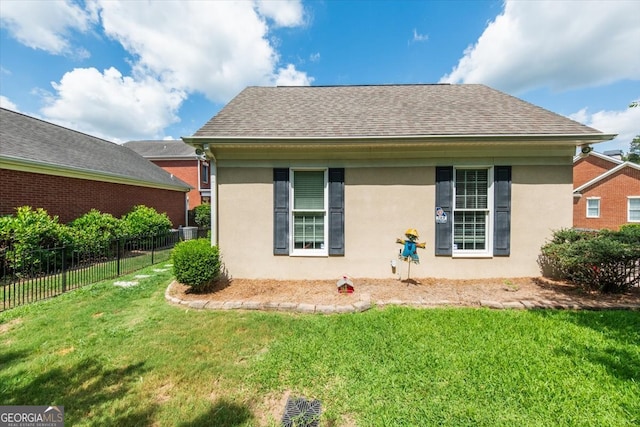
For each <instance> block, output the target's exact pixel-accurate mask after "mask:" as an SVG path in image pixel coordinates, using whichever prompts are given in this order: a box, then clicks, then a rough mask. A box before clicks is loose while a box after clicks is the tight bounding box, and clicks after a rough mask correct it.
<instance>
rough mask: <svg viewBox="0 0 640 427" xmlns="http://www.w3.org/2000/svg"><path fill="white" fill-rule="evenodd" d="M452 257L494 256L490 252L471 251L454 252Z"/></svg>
mask: <svg viewBox="0 0 640 427" xmlns="http://www.w3.org/2000/svg"><path fill="white" fill-rule="evenodd" d="M451 257H452V258H493V255H492V254H490V253H486V252H483V253H471V252H463V253H461V252H458V253H456V252H454V253H453V254H452V255H451Z"/></svg>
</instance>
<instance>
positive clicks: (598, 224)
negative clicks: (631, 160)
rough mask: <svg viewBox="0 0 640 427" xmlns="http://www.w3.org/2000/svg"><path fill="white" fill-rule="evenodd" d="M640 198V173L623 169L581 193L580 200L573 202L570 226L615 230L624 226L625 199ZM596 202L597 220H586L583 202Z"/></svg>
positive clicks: (625, 217)
mask: <svg viewBox="0 0 640 427" xmlns="http://www.w3.org/2000/svg"><path fill="white" fill-rule="evenodd" d="M629 196H640V171H639V170H637V169H634V168H631V167H625V168H624V169H622V170H620V171H619V172H617V173H615V174H613V175H611V176H609V177H607V178H605V179H604V180H602V181H600V182H598V183H597V184H595V185H593V186H592V187H589V188H587V189H585V190H584V191H583V192H582V197H581V198H580V199H577V198H574V199H573V226H574V227H579V228H593V229H602V228H608V229H611V230H617V229H618V228H619V227H620V226H621V225H622V224H626V223H627V215H628V212H627V206H628V205H627V198H628V197H629ZM589 197H599V198H600V218H587V198H589Z"/></svg>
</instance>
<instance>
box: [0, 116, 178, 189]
mask: <svg viewBox="0 0 640 427" xmlns="http://www.w3.org/2000/svg"><path fill="white" fill-rule="evenodd" d="M2 158H6V159H17V160H23V161H27V162H31V163H35V164H43V165H49V166H54V167H58V168H61V169H68V170H79V171H91V172H95V173H96V175H100V176H103V177H108V176H112V177H116V178H122V179H125V180H133V181H137V182H140V183H146V184H150V185H151V186H158V187H172V188H176V189H178V188H184V190H185V191H186V190H188V189H189V188H191V187H190V186H189V185H188V184H186V183H184V182H183V181H181V180H179V179H178V178H176V177H174V176H172V175H171V174H170V173H168V172H166V171H165V170H163V169H162V168H160V167H158V166H156V165H154V164H153V163H151V162H150V161H148V160H146V159H145V158H144V157H142V156H140V155H139V154H137V153H136V152H134V151H132V150H130V149H128V148H126V147H123V146H121V145H117V144H114V143H112V142H109V141H105V140H104V139H100V138H96V137H93V136H90V135H87V134H84V133H81V132H76V131H74V130H71V129H67V128H64V127H61V126H58V125H55V124H52V123H48V122H45V121H43V120H40V119H36V118H34V117H30V116H27V115H24V114H21V113H17V112H15V111H11V110H7V109H4V108H0V159H2ZM105 180H107V179H105Z"/></svg>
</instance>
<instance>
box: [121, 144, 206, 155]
mask: <svg viewBox="0 0 640 427" xmlns="http://www.w3.org/2000/svg"><path fill="white" fill-rule="evenodd" d="M123 145H124V146H125V147H127V148H129V149H131V150H133V151H135V152H136V153H138V154H140V155H141V156H142V157H144V158H145V159H197V156H196V152H195V149H194V148H193V147H192V146H190V145H187V144H185V143H184V142H182V141H180V140H178V141H176V140H155V141H129V142H125V143H124V144H123Z"/></svg>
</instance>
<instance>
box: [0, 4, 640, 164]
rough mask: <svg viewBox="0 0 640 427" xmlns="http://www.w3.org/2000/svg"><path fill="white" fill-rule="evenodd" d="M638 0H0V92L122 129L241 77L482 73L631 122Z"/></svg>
mask: <svg viewBox="0 0 640 427" xmlns="http://www.w3.org/2000/svg"><path fill="white" fill-rule="evenodd" d="M638 16H640V1H637V0H610V1H597V0H588V1H577V0H571V1H562V0H556V1H543V0H539V1H437V2H429V1H417V0H414V1H364V0H361V1H337V0H331V1H326V0H325V1H261V0H256V1H240V2H232V1H205V0H202V1H194V2H188V1H182V2H180V1H176V2H173V1H169V0H165V1H132V0H129V1H118V0H108V1H106V0H86V1H70V0H69V1H53V0H45V1H31V0H1V1H0V24H1V30H0V106H2V107H4V108H9V109H13V110H17V111H20V112H23V113H25V114H28V115H31V116H35V117H39V118H42V119H44V120H47V121H51V122H54V123H57V124H60V125H62V126H66V127H69V128H72V129H76V130H79V131H82V132H86V133H88V134H91V135H95V136H98V137H101V138H105V139H107V140H110V141H114V142H117V143H122V142H125V141H128V140H132V139H173V138H179V137H181V136H189V135H192V134H193V133H194V132H195V131H196V130H197V129H198V128H199V127H200V126H202V125H203V124H204V123H205V122H206V121H207V120H208V119H209V118H211V117H212V116H213V115H215V114H216V113H217V112H218V111H219V110H220V108H222V107H223V106H224V105H225V103H226V102H228V101H229V100H230V99H231V98H233V96H235V95H236V94H237V93H238V92H240V91H241V90H242V89H243V88H244V87H246V86H250V85H276V84H280V85H352V84H393V83H438V82H448V83H483V84H487V85H489V86H491V87H494V88H496V89H499V90H502V91H504V92H507V93H509V94H512V95H514V96H517V97H519V98H522V99H524V100H526V101H529V102H532V103H534V104H536V105H539V106H541V107H544V108H547V109H549V110H551V111H554V112H556V113H559V114H562V115H565V116H567V117H570V118H572V119H574V120H577V121H579V122H581V123H584V124H587V125H589V126H593V127H595V128H596V129H599V130H601V131H603V132H606V133H617V134H619V137H618V138H616V139H615V140H614V141H611V142H607V143H603V144H598V145H597V146H596V147H595V148H596V150H597V151H600V152H602V151H605V150H611V149H622V150H624V151H625V152H626V151H628V149H629V142H630V141H631V139H632V138H633V137H634V136H635V135H637V134H640V108H628V105H629V104H630V103H631V102H632V101H636V100H638V99H640V24H639V23H638V22H639V21H638Z"/></svg>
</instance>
